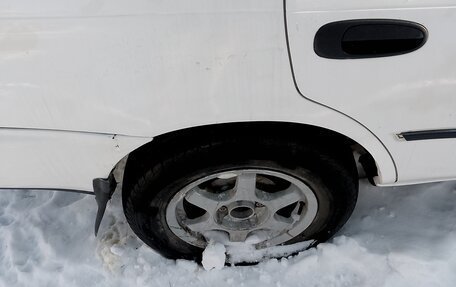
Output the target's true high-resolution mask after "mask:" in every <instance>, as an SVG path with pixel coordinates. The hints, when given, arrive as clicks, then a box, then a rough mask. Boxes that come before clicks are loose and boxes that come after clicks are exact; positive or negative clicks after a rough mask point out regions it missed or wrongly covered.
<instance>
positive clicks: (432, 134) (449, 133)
mask: <svg viewBox="0 0 456 287" xmlns="http://www.w3.org/2000/svg"><path fill="white" fill-rule="evenodd" d="M397 136H398V137H399V138H401V139H405V140H406V141H420V140H436V139H451V138H456V129H442V130H425V131H410V132H403V133H400V134H398V135H397Z"/></svg>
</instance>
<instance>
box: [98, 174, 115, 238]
mask: <svg viewBox="0 0 456 287" xmlns="http://www.w3.org/2000/svg"><path fill="white" fill-rule="evenodd" d="M116 186H117V182H116V180H115V179H114V176H113V174H111V175H110V176H109V177H108V178H107V179H106V178H95V179H94V180H93V191H94V193H95V200H96V201H97V205H98V211H97V217H96V219H95V236H97V234H98V229H99V228H100V224H101V220H102V219H103V215H104V213H105V211H106V205H107V204H108V201H109V200H110V199H111V196H112V194H113V193H114V191H115V190H116Z"/></svg>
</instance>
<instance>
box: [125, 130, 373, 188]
mask: <svg viewBox="0 0 456 287" xmlns="http://www.w3.org/2000/svg"><path fill="white" fill-rule="evenodd" d="M265 133H267V134H269V135H271V134H272V135H274V136H275V137H281V138H282V137H283V138H287V137H288V138H290V137H293V138H294V139H299V140H303V141H306V142H309V141H310V142H312V143H315V144H318V145H324V146H326V147H329V148H330V149H331V150H332V151H333V152H334V155H336V156H338V157H339V158H340V159H343V160H344V161H345V162H347V164H350V165H355V166H356V167H358V170H359V165H358V164H357V161H358V162H359V163H360V164H361V165H362V167H363V169H364V173H365V174H366V175H367V177H368V178H372V177H374V176H376V175H377V168H376V164H375V160H374V159H373V157H372V156H371V155H370V154H369V153H368V152H367V151H366V150H365V149H364V148H363V147H362V146H361V145H359V144H358V143H356V142H355V141H353V140H352V139H350V138H348V137H346V136H344V135H342V134H339V133H337V132H334V131H331V130H328V129H325V128H321V127H316V126H311V125H306V124H297V123H285V122H245V123H244V122H243V123H224V124H213V125H206V126H197V127H191V128H186V129H182V130H177V131H172V132H169V133H165V134H162V135H159V136H156V137H154V139H153V140H152V141H151V142H149V143H147V144H145V145H143V146H141V147H140V148H138V149H136V150H134V151H133V152H131V153H130V154H129V156H128V160H127V163H126V166H125V171H124V175H123V181H122V189H123V190H130V189H131V188H132V184H134V183H135V182H136V181H137V179H138V177H139V176H140V175H141V174H142V173H143V172H144V171H145V170H146V169H147V168H148V165H147V164H148V163H149V162H151V161H153V160H154V159H155V160H156V159H157V158H161V157H163V156H165V155H164V154H163V152H164V151H166V150H172V147H182V146H183V145H185V144H188V143H189V142H192V143H193V144H194V143H195V142H196V143H199V144H202V145H203V144H204V143H205V142H206V141H205V139H208V138H211V137H217V136H226V135H230V136H233V137H236V136H240V135H242V134H248V135H255V136H262V135H264V134H265ZM354 154H357V156H356V158H355V156H354ZM358 156H359V158H358ZM358 159H359V160H358ZM371 182H372V181H371Z"/></svg>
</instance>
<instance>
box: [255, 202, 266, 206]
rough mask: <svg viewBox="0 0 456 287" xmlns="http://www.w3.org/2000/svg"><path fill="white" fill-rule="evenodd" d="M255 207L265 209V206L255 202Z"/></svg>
mask: <svg viewBox="0 0 456 287" xmlns="http://www.w3.org/2000/svg"><path fill="white" fill-rule="evenodd" d="M255 207H264V205H263V204H261V203H259V202H255Z"/></svg>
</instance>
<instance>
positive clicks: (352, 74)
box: [287, 0, 456, 184]
mask: <svg viewBox="0 0 456 287" xmlns="http://www.w3.org/2000/svg"><path fill="white" fill-rule="evenodd" d="M330 2H333V1H295V0H291V1H287V20H288V33H289V43H290V49H291V57H292V62H293V69H294V72H295V77H296V82H297V86H298V87H299V90H300V91H301V93H302V94H303V96H305V97H306V98H309V99H312V100H314V101H316V102H318V103H321V104H324V105H328V106H331V107H332V108H334V109H336V110H338V111H341V112H343V113H344V114H347V115H349V116H351V117H352V118H354V119H356V120H357V121H359V122H361V123H363V124H364V125H365V126H366V127H368V128H369V129H370V130H371V131H372V132H373V133H375V134H376V135H377V136H378V137H379V138H380V139H381V140H382V142H383V143H384V144H385V145H386V147H387V149H388V150H389V151H390V152H391V154H392V156H393V158H394V160H395V162H396V165H397V168H398V183H402V184H405V183H414V182H424V181H436V180H447V179H452V178H455V177H456V168H455V164H454V163H455V162H456V153H454V152H453V151H454V150H455V148H456V139H438V140H426V141H413V142H407V141H404V140H401V139H400V138H398V137H397V135H398V134H400V133H402V132H407V131H420V130H439V129H451V128H455V127H456V115H455V113H454V111H455V109H456V98H455V96H454V93H455V90H456V70H455V69H454V67H455V66H456V55H455V54H454V51H455V50H456V40H455V39H454V37H452V36H450V35H449V34H448V33H450V32H449V31H453V30H454V29H456V3H455V2H454V1H395V2H394V3H393V1H367V2H366V1H364V3H365V4H362V5H361V2H362V1H344V3H345V4H341V5H336V4H335V6H337V7H338V9H329V8H328V6H327V4H329V3H330ZM318 3H321V5H319V4H318ZM350 3H351V4H353V5H351V4H350ZM328 9H329V10H330V11H328ZM351 19H400V20H406V21H412V22H416V23H419V24H422V25H424V26H425V27H426V29H427V30H428V33H429V37H428V40H427V43H426V44H425V45H424V46H423V47H422V48H420V49H419V50H417V51H414V52H412V53H409V54H405V55H400V56H393V57H385V58H373V59H356V60H333V59H325V58H321V57H319V56H317V55H316V54H315V53H314V51H313V41H314V37H315V34H316V32H317V31H318V29H319V28H320V27H322V26H323V25H325V24H327V23H331V22H335V21H341V20H351Z"/></svg>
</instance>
